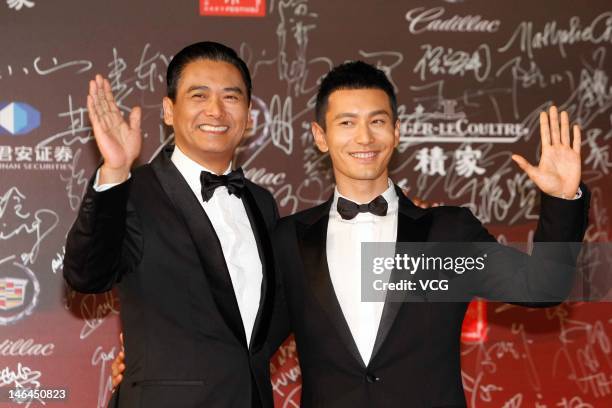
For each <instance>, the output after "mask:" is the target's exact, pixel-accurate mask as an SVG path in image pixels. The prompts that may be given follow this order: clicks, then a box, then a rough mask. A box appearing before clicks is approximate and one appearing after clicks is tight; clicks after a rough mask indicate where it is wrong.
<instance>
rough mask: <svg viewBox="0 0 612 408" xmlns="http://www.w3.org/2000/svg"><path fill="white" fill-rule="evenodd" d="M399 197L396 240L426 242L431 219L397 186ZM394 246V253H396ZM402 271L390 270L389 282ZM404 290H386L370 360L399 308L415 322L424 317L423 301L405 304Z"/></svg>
mask: <svg viewBox="0 0 612 408" xmlns="http://www.w3.org/2000/svg"><path fill="white" fill-rule="evenodd" d="M395 190H396V192H397V195H398V197H399V209H398V216H397V240H396V242H426V241H427V236H428V235H429V229H430V226H431V225H430V223H431V219H430V218H429V217H423V215H424V214H425V211H423V210H421V209H420V208H418V207H416V206H415V205H414V204H412V202H411V201H410V200H408V199H407V198H406V197H405V196H404V193H403V192H402V190H401V189H399V188H398V187H397V186H396V188H395ZM397 252H398V251H397V246H396V253H397ZM401 275H402V273H400V272H398V271H397V270H395V269H394V270H393V271H392V272H391V276H390V278H389V281H390V282H398V281H399V280H400V279H401ZM406 294H407V292H406V291H402V294H401V295H399V297H397V296H393V293H392V292H387V297H386V299H385V306H384V308H383V312H382V316H381V318H380V324H379V326H378V333H377V334H376V341H375V342H374V348H373V350H372V357H371V358H370V361H373V360H374V357H375V356H376V354H377V353H378V351H379V350H380V348H381V346H382V345H383V343H384V341H385V339H386V338H387V336H388V334H389V331H390V330H391V327H392V326H393V322H395V319H396V317H397V314H398V313H399V311H400V309H402V307H404V310H405V309H406V308H407V307H409V308H411V311H412V312H414V313H413V314H414V318H415V323H416V322H418V321H419V320H422V319H424V318H426V316H424V315H423V313H422V312H424V310H421V309H422V307H419V306H423V305H424V303H423V302H417V303H411V304H410V305H405V300H406V296H405V295H406Z"/></svg>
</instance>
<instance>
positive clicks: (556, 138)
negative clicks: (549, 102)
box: [549, 106, 561, 145]
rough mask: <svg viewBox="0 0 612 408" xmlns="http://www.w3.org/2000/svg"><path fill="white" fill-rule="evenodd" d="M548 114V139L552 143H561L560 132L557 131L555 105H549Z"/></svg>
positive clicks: (557, 120)
mask: <svg viewBox="0 0 612 408" xmlns="http://www.w3.org/2000/svg"><path fill="white" fill-rule="evenodd" d="M549 116H550V139H551V142H552V144H553V145H558V144H561V132H560V131H559V112H558V111H557V107H556V106H551V107H550V110H549Z"/></svg>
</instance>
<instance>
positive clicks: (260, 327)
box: [242, 183, 275, 352]
mask: <svg viewBox="0 0 612 408" xmlns="http://www.w3.org/2000/svg"><path fill="white" fill-rule="evenodd" d="M242 202H243V204H244V208H245V209H246V213H247V216H248V217H249V221H250V223H251V228H252V230H253V235H254V236H255V242H256V243H257V251H258V253H259V259H260V261H261V271H262V274H263V276H262V281H261V296H260V299H259V309H258V311H257V317H256V318H255V323H254V325H253V332H252V335H251V341H250V345H249V349H250V350H252V351H253V352H255V351H257V350H258V349H259V348H260V347H261V346H262V344H263V343H264V341H265V338H266V333H267V327H268V325H269V321H270V317H271V310H270V309H271V308H272V303H273V298H274V287H275V282H274V269H273V268H274V261H273V258H272V246H271V244H270V237H269V234H268V228H267V226H266V223H265V220H264V218H263V215H262V213H261V211H260V209H259V207H258V206H257V202H256V200H255V197H254V196H253V193H252V192H251V190H250V189H249V184H248V183H247V188H245V189H244V194H243V197H242Z"/></svg>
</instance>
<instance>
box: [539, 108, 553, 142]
mask: <svg viewBox="0 0 612 408" xmlns="http://www.w3.org/2000/svg"><path fill="white" fill-rule="evenodd" d="M540 136H541V138H542V150H544V149H547V148H548V146H550V144H551V142H550V127H549V126H548V114H547V113H546V112H540Z"/></svg>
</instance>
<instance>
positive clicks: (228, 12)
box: [200, 0, 266, 17]
mask: <svg viewBox="0 0 612 408" xmlns="http://www.w3.org/2000/svg"><path fill="white" fill-rule="evenodd" d="M200 15H201V16H236V17H264V16H265V15H266V0H200Z"/></svg>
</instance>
